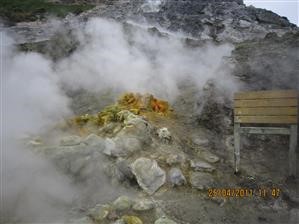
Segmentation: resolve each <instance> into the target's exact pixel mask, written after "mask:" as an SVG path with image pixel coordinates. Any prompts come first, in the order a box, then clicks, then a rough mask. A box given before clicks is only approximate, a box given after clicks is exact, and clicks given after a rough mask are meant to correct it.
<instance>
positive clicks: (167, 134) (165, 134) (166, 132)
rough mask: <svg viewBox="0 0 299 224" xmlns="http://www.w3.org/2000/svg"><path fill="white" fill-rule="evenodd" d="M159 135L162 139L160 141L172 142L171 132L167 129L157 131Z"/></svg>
mask: <svg viewBox="0 0 299 224" xmlns="http://www.w3.org/2000/svg"><path fill="white" fill-rule="evenodd" d="M157 134H158V136H159V138H160V140H161V141H162V142H164V143H170V142H171V138H172V137H171V133H170V132H169V130H168V129H167V128H160V129H159V130H158V131H157Z"/></svg>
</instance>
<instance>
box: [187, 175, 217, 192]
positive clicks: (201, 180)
mask: <svg viewBox="0 0 299 224" xmlns="http://www.w3.org/2000/svg"><path fill="white" fill-rule="evenodd" d="M190 183H191V185H192V187H193V188H196V189H199V190H204V189H208V188H210V187H212V185H213V183H214V178H213V176H212V175H211V174H209V173H202V172H191V173H190Z"/></svg>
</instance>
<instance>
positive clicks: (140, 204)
mask: <svg viewBox="0 0 299 224" xmlns="http://www.w3.org/2000/svg"><path fill="white" fill-rule="evenodd" d="M154 207H155V203H154V202H153V201H151V200H149V199H137V200H135V203H134V205H133V210H135V211H148V210H151V209H153V208H154Z"/></svg>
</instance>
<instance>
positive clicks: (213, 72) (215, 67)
mask: <svg viewBox="0 0 299 224" xmlns="http://www.w3.org/2000/svg"><path fill="white" fill-rule="evenodd" d="M83 36H84V37H85V38H84V39H83V41H84V42H82V43H81V46H82V47H81V48H80V49H79V50H77V51H76V52H75V53H74V54H73V55H71V56H70V57H69V58H67V59H65V60H63V61H62V62H60V63H59V64H58V66H57V73H58V74H59V77H60V79H61V81H62V83H64V84H65V85H66V86H69V87H72V88H83V89H86V90H89V91H95V90H101V89H103V88H106V87H111V88H120V89H122V90H123V91H140V92H150V93H153V94H155V95H158V96H161V97H164V98H167V99H168V100H173V99H174V98H175V97H176V95H177V94H178V89H177V86H178V84H179V83H180V82H181V81H183V80H186V79H191V80H192V81H193V82H194V83H195V84H196V85H197V86H198V87H199V89H201V88H202V86H203V85H204V84H205V83H206V81H207V80H209V79H214V80H216V82H217V80H218V81H219V82H217V83H218V84H221V85H223V86H224V88H226V89H232V91H233V89H235V87H236V84H235V83H234V81H233V80H232V78H231V77H230V76H229V68H228V66H227V65H225V66H224V64H223V57H224V56H229V55H230V52H231V50H232V47H231V46H230V45H218V46H215V45H212V44H207V45H205V46H204V47H198V48H191V47H186V45H185V44H184V42H183V41H182V39H180V38H177V37H176V36H168V37H167V38H166V37H164V38H163V37H160V36H159V35H157V34H150V33H149V32H148V31H147V30H146V29H142V28H136V27H131V28H126V27H125V26H123V25H121V24H119V23H116V22H113V21H109V20H105V19H100V18H97V19H92V20H90V21H89V22H88V23H87V24H86V27H85V30H84V34H83Z"/></svg>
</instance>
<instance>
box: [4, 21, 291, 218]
mask: <svg viewBox="0 0 299 224" xmlns="http://www.w3.org/2000/svg"><path fill="white" fill-rule="evenodd" d="M73 33H74V35H75V36H76V38H77V40H78V43H79V45H78V47H77V48H76V50H75V51H74V52H72V53H71V54H70V55H69V56H68V57H66V58H62V59H60V60H58V61H55V62H54V61H52V60H51V59H49V58H47V57H45V56H43V55H40V54H37V53H21V52H18V51H17V50H16V49H15V48H14V42H13V41H12V40H11V39H9V37H6V36H5V41H4V47H3V48H2V52H1V54H2V57H3V58H4V62H5V63H4V72H3V73H2V74H1V76H2V77H1V78H2V80H3V87H4V88H3V90H2V89H1V91H3V94H4V107H3V108H2V110H3V112H4V119H3V120H4V124H3V126H4V127H5V128H4V133H2V134H3V139H4V140H5V141H4V142H3V145H4V147H3V156H4V157H3V158H2V161H1V162H3V167H4V170H2V171H1V172H2V173H3V174H4V176H3V183H2V186H3V192H4V193H3V195H4V203H3V204H4V209H1V212H2V214H1V215H2V216H3V217H4V221H8V222H17V223H26V222H27V223H40V222H64V221H65V220H69V218H70V217H73V216H76V215H78V214H75V215H74V214H72V211H74V210H75V211H76V212H78V210H80V209H82V208H90V207H93V206H94V205H95V204H96V203H106V202H107V201H111V200H114V199H115V198H116V197H117V196H120V195H122V194H126V195H136V192H135V190H133V189H128V188H125V187H122V186H120V185H118V184H116V185H115V184H113V183H111V182H110V181H109V179H108V178H107V177H106V175H105V172H104V170H103V169H101V168H100V167H102V165H108V164H109V162H111V161H109V159H107V158H106V157H104V156H103V155H100V154H96V155H95V157H94V158H93V159H94V160H96V162H97V163H95V164H96V165H99V169H98V170H96V171H97V172H96V173H92V175H91V176H88V175H86V176H84V178H85V179H84V181H83V180H82V183H80V181H81V180H80V181H78V180H76V181H75V180H74V179H73V178H71V177H70V176H69V175H66V174H65V173H63V172H62V171H61V169H59V166H57V164H53V160H50V159H47V157H46V158H45V157H41V156H39V155H36V154H34V153H32V152H31V151H29V150H28V147H27V146H26V143H28V139H32V138H34V137H36V136H43V137H44V138H46V141H47V143H48V144H51V143H53V144H54V143H55V141H56V140H57V138H60V137H61V136H64V135H67V134H68V133H63V132H61V133H57V132H51V130H53V129H52V128H53V126H55V125H56V124H58V123H60V122H61V121H62V120H64V119H66V118H69V117H71V116H73V114H74V113H76V111H72V107H71V105H72V104H76V103H79V102H76V100H75V98H73V96H72V94H69V92H76V91H85V92H89V93H96V94H97V95H101V94H102V93H106V92H107V90H109V91H110V93H111V94H112V98H114V99H116V97H117V95H116V93H122V92H127V91H129V92H141V93H151V94H154V95H155V96H157V97H161V98H163V99H166V100H168V101H169V102H171V103H177V102H180V101H184V103H181V104H179V107H177V108H179V109H180V111H178V112H180V113H181V114H187V115H190V116H192V115H194V114H196V115H199V114H200V113H202V112H203V111H204V108H205V103H206V102H208V101H209V100H211V98H214V97H215V98H217V99H216V101H217V103H219V102H220V103H221V104H226V100H227V99H230V97H231V95H232V93H233V92H235V91H236V90H237V89H238V88H239V86H240V85H239V84H238V82H237V81H236V80H235V79H234V78H233V76H232V75H231V71H232V66H231V64H230V63H229V62H228V61H227V60H225V59H227V57H229V56H230V54H231V51H232V49H233V47H232V46H231V45H230V44H217V45H216V44H212V43H208V42H206V43H202V44H201V45H199V46H196V47H194V46H190V45H189V44H188V43H186V41H185V40H184V38H182V35H183V34H181V33H178V34H177V35H167V34H161V33H160V32H150V30H149V29H147V28H142V27H140V26H135V25H132V24H128V23H124V24H123V23H118V22H115V21H112V20H107V19H101V18H94V19H91V20H89V21H87V22H86V23H83V24H80V25H78V26H75V27H74V31H73ZM3 49H4V50H3ZM207 89H208V90H209V89H213V90H214V91H215V92H213V93H209V91H207ZM114 94H115V95H114ZM185 96H190V99H188V98H185ZM196 100H200V105H196V102H197V101H196ZM213 102H214V101H213ZM182 105H183V106H182ZM88 106H89V105H86V107H88ZM101 109H102V108H98V111H99V110H101ZM211 112H213V111H211ZM218 112H219V111H218ZM207 119H208V121H209V123H215V124H216V126H217V125H218V126H221V127H222V124H220V123H217V122H218V121H217V120H215V121H213V120H211V119H210V118H207ZM159 125H169V126H168V127H169V128H172V130H173V133H174V134H177V136H180V137H182V138H185V137H186V138H187V137H190V136H191V134H194V133H193V130H192V128H194V125H197V124H192V125H190V124H189V126H188V125H187V124H186V123H185V121H177V123H175V124H172V123H167V120H166V121H164V123H163V121H161V123H160V124H159ZM180 125H182V127H181V128H180ZM184 125H185V126H184ZM228 125H229V124H228ZM196 131H198V130H196ZM189 134H190V136H189ZM200 134H201V133H196V135H197V136H199V135H200ZM32 136H33V137H32ZM45 136H46V137H45ZM191 137H192V136H191ZM210 138H211V141H213V142H215V143H214V144H215V145H216V143H217V140H216V138H217V136H215V135H213V134H211V136H210ZM222 145H223V144H222ZM184 147H186V148H187V147H189V146H187V144H186V146H184ZM217 147H219V146H217ZM59 149H61V150H62V151H63V150H64V149H65V148H63V147H61V148H59ZM71 149H72V150H71V151H70V152H67V153H66V155H67V158H69V160H70V161H75V160H76V159H80V158H76V157H75V156H78V155H80V156H82V158H86V157H88V156H89V154H88V153H89V151H88V150H85V151H84V150H82V149H83V147H82V146H81V145H78V146H74V147H71ZM84 149H85V148H84ZM158 149H160V148H158ZM162 149H163V147H162ZM46 150H48V152H49V155H51V153H53V151H54V149H52V148H51V147H50V148H47V149H46ZM184 150H186V149H185V148H184ZM65 151H67V150H65ZM158 151H159V150H158ZM161 151H162V150H161ZM73 152H74V154H72V153H73ZM62 153H64V152H61V154H62ZM76 153H78V154H76ZM222 153H223V154H228V152H227V151H225V152H222ZM148 154H150V152H148ZM55 155H56V154H55ZM58 156H59V152H58ZM148 156H150V155H148ZM257 157H260V158H261V156H257ZM52 159H53V158H52ZM54 160H55V158H54ZM59 162H62V163H63V162H64V161H63V160H61V161H60V160H59ZM93 162H94V161H93ZM263 162H264V161H263ZM271 164H277V163H271ZM219 166H220V169H219V170H220V171H219V172H222V170H225V169H228V166H224V165H223V164H220V165H219ZM222 166H223V167H222ZM284 168H285V167H284ZM70 169H72V168H70ZM74 169H75V168H74ZM227 173H229V172H227ZM271 174H272V173H271ZM227 176H228V175H226V176H224V175H223V177H221V178H220V180H221V181H222V182H223V183H225V181H231V182H229V183H235V182H236V178H234V177H231V175H229V177H227ZM83 182H84V183H83ZM190 191H191V190H188V191H186V192H184V191H180V190H178V191H177V192H176V190H174V191H169V192H167V193H165V195H164V194H158V195H157V198H158V199H159V198H160V199H161V201H165V204H164V205H165V206H166V207H167V203H168V202H171V201H170V200H169V198H176V197H178V200H179V199H180V200H181V199H182V200H186V198H187V199H188V198H189V197H190V200H189V201H188V203H181V202H176V203H178V204H176V205H173V204H172V205H171V206H172V207H171V209H170V212H169V214H170V215H173V216H175V217H176V218H178V219H179V218H180V217H177V216H178V215H177V214H180V213H178V211H180V210H182V211H184V214H185V215H184V214H181V215H182V217H184V218H186V220H189V222H190V223H197V221H198V219H199V217H198V214H197V212H200V213H201V214H202V213H203V214H204V212H205V211H204V210H205V209H206V210H209V209H211V211H212V209H215V205H214V204H213V203H214V202H211V201H208V202H206V201H202V198H201V196H200V195H199V194H198V195H197V194H196V195H197V196H198V198H197V196H196V197H193V196H194V192H190ZM192 198H193V200H192ZM160 199H159V200H160ZM199 200H201V202H200V203H202V204H201V205H202V206H198V201H199ZM189 202H190V204H192V205H194V206H191V207H192V208H196V209H195V210H193V209H191V208H190V204H189ZM180 203H181V204H180ZM217 203H218V202H217ZM231 203H232V205H233V206H235V207H229V208H228V210H227V211H226V210H224V209H222V207H219V206H218V204H217V209H216V210H217V212H216V213H217V214H218V216H219V217H218V216H217V219H218V218H219V220H220V219H221V217H220V216H221V215H223V214H222V213H224V215H227V214H225V213H228V214H230V213H232V210H231V209H232V208H238V206H239V204H238V202H231ZM242 203H243V202H242ZM244 204H245V207H246V208H248V207H249V205H250V204H246V203H245V202H244ZM242 205H243V204H242ZM205 206H206V207H205ZM213 206H214V207H213ZM242 208H244V207H242ZM76 209H77V210H76ZM255 209H256V208H252V209H250V208H248V214H246V212H245V210H244V211H241V208H240V211H239V212H240V214H241V215H244V217H246V218H248V220H251V221H252V220H254V218H256V216H253V214H255V212H256V210H255ZM216 210H215V211H216ZM258 215H261V214H260V213H259V214H258ZM270 215H273V214H272V213H270ZM270 215H269V216H270ZM279 215H280V213H279V214H276V216H275V215H274V216H273V217H277V216H279ZM283 215H284V216H283V217H285V215H286V214H285V213H283ZM210 218H211V217H202V218H201V220H203V221H207V222H208V221H210ZM212 218H213V217H212ZM233 218H234V216H232V218H230V217H229V218H228V221H230V220H232V221H233V220H234V219H233ZM237 218H238V216H237ZM237 218H235V220H237ZM190 220H191V221H190Z"/></svg>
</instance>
